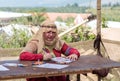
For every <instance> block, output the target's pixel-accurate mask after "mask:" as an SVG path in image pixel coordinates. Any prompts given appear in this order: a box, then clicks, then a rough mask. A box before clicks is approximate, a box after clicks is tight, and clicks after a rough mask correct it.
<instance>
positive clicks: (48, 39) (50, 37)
mask: <svg viewBox="0 0 120 81" xmlns="http://www.w3.org/2000/svg"><path fill="white" fill-rule="evenodd" d="M56 35H57V33H56V32H54V31H47V32H44V33H43V38H44V42H45V44H46V45H53V44H54V43H55V41H56V39H55V38H56Z"/></svg>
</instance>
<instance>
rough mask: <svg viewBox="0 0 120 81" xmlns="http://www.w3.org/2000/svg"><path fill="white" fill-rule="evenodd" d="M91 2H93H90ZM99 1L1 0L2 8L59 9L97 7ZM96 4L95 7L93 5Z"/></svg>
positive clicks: (112, 0)
mask: <svg viewBox="0 0 120 81" xmlns="http://www.w3.org/2000/svg"><path fill="white" fill-rule="evenodd" d="M90 1H91V2H90ZM96 1H97V0H0V7H38V6H43V7H58V6H65V5H67V4H74V3H78V4H79V5H90V4H91V6H95V4H96ZM101 1H102V2H103V3H109V2H112V3H115V2H120V0H101ZM93 4H94V5H93Z"/></svg>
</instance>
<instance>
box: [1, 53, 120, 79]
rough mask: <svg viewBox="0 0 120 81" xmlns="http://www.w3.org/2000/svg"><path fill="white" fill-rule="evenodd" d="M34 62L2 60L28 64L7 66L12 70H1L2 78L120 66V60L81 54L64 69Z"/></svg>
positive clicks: (28, 76)
mask: <svg viewBox="0 0 120 81" xmlns="http://www.w3.org/2000/svg"><path fill="white" fill-rule="evenodd" d="M33 62H34V61H19V60H11V61H9V60H8V61H0V64H4V63H18V64H19V63H22V64H25V65H27V66H25V67H14V66H5V67H7V68H8V69H10V70H8V71H0V80H7V79H18V78H33V77H49V76H59V75H69V74H80V73H89V72H92V71H93V70H99V69H101V68H113V67H114V68H115V67H116V68H118V67H120V63H119V62H115V61H112V60H109V59H105V58H102V57H100V56H97V55H87V56H86V55H85V56H81V57H80V58H79V59H78V61H75V62H72V63H70V64H67V65H68V67H66V68H63V69H48V68H40V67H32V63H33ZM49 63H54V62H49Z"/></svg>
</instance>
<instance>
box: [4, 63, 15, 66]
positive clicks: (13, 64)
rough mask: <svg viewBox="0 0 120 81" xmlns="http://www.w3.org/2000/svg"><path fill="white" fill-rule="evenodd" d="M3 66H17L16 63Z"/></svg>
mask: <svg viewBox="0 0 120 81" xmlns="http://www.w3.org/2000/svg"><path fill="white" fill-rule="evenodd" d="M3 65H4V66H17V64H16V63H4V64H3Z"/></svg>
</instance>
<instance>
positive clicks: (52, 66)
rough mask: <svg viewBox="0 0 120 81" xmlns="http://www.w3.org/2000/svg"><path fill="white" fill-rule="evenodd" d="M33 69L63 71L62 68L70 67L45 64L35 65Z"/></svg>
mask: <svg viewBox="0 0 120 81" xmlns="http://www.w3.org/2000/svg"><path fill="white" fill-rule="evenodd" d="M33 67H41V68H51V69H62V68H65V67H68V65H61V64H51V63H45V64H42V65H34V66H33Z"/></svg>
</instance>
